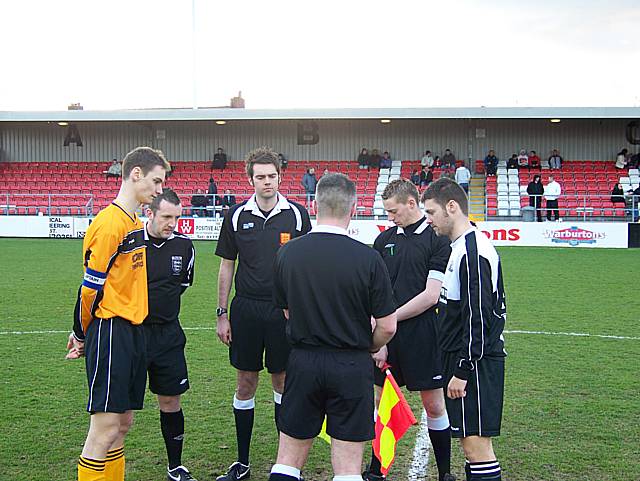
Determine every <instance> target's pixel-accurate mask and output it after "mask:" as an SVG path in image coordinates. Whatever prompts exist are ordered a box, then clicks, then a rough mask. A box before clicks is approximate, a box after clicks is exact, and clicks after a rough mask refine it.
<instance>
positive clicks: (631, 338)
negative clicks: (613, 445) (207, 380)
mask: <svg viewBox="0 0 640 481" xmlns="http://www.w3.org/2000/svg"><path fill="white" fill-rule="evenodd" d="M24 322H28V321H24ZM182 329H184V330H185V331H215V329H216V328H215V327H206V326H194V327H183V328H182ZM70 332H71V330H66V331H60V330H42V331H0V335H5V336H6V335H24V334H69V333H70ZM504 333H505V334H530V335H542V336H571V337H596V338H599V339H616V340H623V341H640V336H616V335H613V334H589V333H588V332H553V331H524V330H519V329H518V330H505V331H504Z"/></svg>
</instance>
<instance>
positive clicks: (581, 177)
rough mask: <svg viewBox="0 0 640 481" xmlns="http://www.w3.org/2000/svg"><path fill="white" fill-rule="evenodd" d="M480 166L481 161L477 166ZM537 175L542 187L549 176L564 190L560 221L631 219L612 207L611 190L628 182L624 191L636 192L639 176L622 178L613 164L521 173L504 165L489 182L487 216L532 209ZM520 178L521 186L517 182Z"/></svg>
mask: <svg viewBox="0 0 640 481" xmlns="http://www.w3.org/2000/svg"><path fill="white" fill-rule="evenodd" d="M480 162H481V161H477V163H480ZM476 165H477V164H476ZM625 173H626V172H625ZM535 174H540V175H541V176H542V183H543V184H545V185H546V184H547V183H548V181H549V176H550V175H553V177H554V179H555V180H556V181H557V182H558V183H559V184H560V185H561V186H562V196H561V200H560V217H562V218H569V219H570V218H576V219H577V218H585V217H607V218H611V220H614V219H613V218H621V219H622V218H624V217H625V216H626V215H627V213H626V212H625V209H624V208H621V207H617V208H616V207H613V206H612V205H611V202H610V194H611V186H612V185H613V184H615V183H616V182H621V183H622V182H624V183H625V184H623V188H624V190H625V191H627V190H630V189H632V188H635V187H633V186H634V185H635V186H637V185H638V183H639V182H640V176H639V175H638V174H637V172H634V173H632V172H631V171H629V175H628V176H623V177H621V176H620V171H619V170H616V168H615V167H614V163H613V162H611V161H608V162H603V161H566V162H564V163H563V166H562V169H561V170H542V171H540V170H535V169H532V170H528V169H521V170H519V171H518V170H515V171H513V172H512V171H506V168H505V167H504V166H503V165H502V163H501V164H500V165H499V166H498V175H497V176H496V177H487V179H486V185H487V215H488V216H489V217H496V216H497V217H505V216H511V217H513V216H519V215H520V208H521V207H524V206H527V205H529V197H528V195H527V184H528V183H529V182H530V181H531V180H533V176H534V175H535ZM516 178H517V179H518V180H517V182H518V183H517V184H515V180H514V179H516ZM632 179H633V180H634V181H635V182H633V181H632ZM543 207H544V206H543ZM615 220H617V219H615Z"/></svg>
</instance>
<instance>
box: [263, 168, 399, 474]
mask: <svg viewBox="0 0 640 481" xmlns="http://www.w3.org/2000/svg"><path fill="white" fill-rule="evenodd" d="M314 202H315V203H316V206H317V212H318V225H317V226H316V227H315V228H314V229H313V230H312V231H311V234H309V235H307V236H304V237H302V238H300V239H296V240H294V241H292V242H290V243H288V244H287V245H285V246H283V247H282V248H281V249H280V251H279V252H278V255H277V257H276V262H275V279H274V294H273V296H274V301H275V303H276V305H277V306H278V307H280V308H282V309H283V310H284V314H285V316H286V317H287V318H288V319H289V322H288V324H287V336H288V338H289V341H290V342H291V344H292V346H293V349H292V351H291V355H290V356H289V364H288V366H287V378H286V382H285V389H284V395H283V398H282V402H283V409H282V412H281V413H280V418H279V422H278V426H279V427H280V446H279V448H278V458H277V461H276V464H275V465H274V466H273V468H272V470H271V476H270V477H269V480H270V481H292V480H298V479H300V470H301V469H302V467H303V465H304V463H305V461H306V459H307V455H308V453H309V449H310V448H311V444H312V443H313V439H314V438H315V437H316V436H317V435H318V433H319V432H320V429H321V427H322V423H323V420H324V418H325V415H326V417H327V434H328V435H329V436H331V438H332V443H331V461H332V464H333V471H334V475H335V477H334V478H333V479H334V481H355V480H360V481H361V480H362V477H361V476H360V469H361V466H362V454H363V450H364V443H365V441H368V440H370V439H373V437H374V425H373V390H372V389H371V385H372V383H373V364H372V363H371V358H370V354H369V353H370V351H376V350H378V349H380V347H382V346H383V345H385V344H386V343H387V342H388V341H389V339H391V337H392V336H393V334H394V333H395V330H396V315H395V303H394V301H393V296H392V289H391V284H390V281H389V274H388V273H387V269H386V267H385V265H384V262H383V261H382V259H381V258H380V256H378V255H377V254H376V253H375V252H374V251H373V250H371V249H370V248H368V247H367V246H366V245H364V244H361V243H360V242H358V241H356V240H354V239H351V238H350V237H349V236H348V235H347V231H346V229H347V227H348V226H349V221H350V219H351V216H352V215H353V214H354V213H355V204H356V188H355V184H354V183H353V182H352V181H350V180H349V179H348V178H347V177H346V176H344V175H342V174H328V175H325V176H323V177H322V179H321V180H320V182H319V183H318V186H317V191H316V198H315V200H314ZM310 254H311V255H310ZM371 317H373V318H375V320H376V327H375V329H374V330H373V333H372V332H371V331H372V329H371Z"/></svg>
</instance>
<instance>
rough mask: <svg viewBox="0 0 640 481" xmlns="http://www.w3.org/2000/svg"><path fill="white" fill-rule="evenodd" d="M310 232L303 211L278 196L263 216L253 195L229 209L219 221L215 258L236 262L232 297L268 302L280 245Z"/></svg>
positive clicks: (309, 224)
mask: <svg viewBox="0 0 640 481" xmlns="http://www.w3.org/2000/svg"><path fill="white" fill-rule="evenodd" d="M310 230H311V221H310V220H309V214H308V213H307V211H306V209H305V208H304V207H302V206H301V205H300V204H298V203H296V202H291V201H289V200H287V199H286V198H285V197H284V196H282V195H280V194H278V203H277V204H276V206H275V207H274V208H273V210H272V211H271V212H270V213H269V214H268V215H267V216H265V214H264V213H263V212H262V211H261V210H260V208H259V207H258V204H257V203H256V200H255V195H253V196H252V197H251V198H250V199H249V200H247V201H245V202H242V203H241V204H237V205H234V206H233V207H231V208H230V209H229V212H228V213H227V216H226V217H225V218H224V221H223V222H222V229H221V231H220V239H219V240H218V246H217V247H216V255H217V256H219V257H223V258H224V259H229V260H236V258H237V259H238V269H237V271H236V295H239V296H242V297H248V298H251V299H259V300H267V301H269V300H271V298H272V290H273V259H274V257H275V255H276V252H277V251H278V249H279V248H280V246H282V245H284V244H286V243H287V242H289V241H290V240H291V239H294V238H296V237H300V236H302V235H304V234H306V233H307V232H309V231H310Z"/></svg>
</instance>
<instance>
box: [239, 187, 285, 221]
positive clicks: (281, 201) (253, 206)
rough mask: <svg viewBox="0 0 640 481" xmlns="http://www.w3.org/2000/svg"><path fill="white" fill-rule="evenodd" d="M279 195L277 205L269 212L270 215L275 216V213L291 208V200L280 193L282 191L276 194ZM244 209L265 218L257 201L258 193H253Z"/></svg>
mask: <svg viewBox="0 0 640 481" xmlns="http://www.w3.org/2000/svg"><path fill="white" fill-rule="evenodd" d="M276 195H277V196H278V202H276V205H275V207H274V208H273V209H272V210H271V212H270V213H269V217H273V216H274V215H276V214H278V213H280V212H281V211H283V210H285V209H290V208H291V206H290V205H289V201H288V200H287V199H286V198H285V197H284V196H283V195H280V192H278V193H277V194H276ZM243 209H244V210H250V211H251V213H252V214H253V215H257V216H258V217H262V218H264V215H263V214H262V211H261V210H260V207H259V206H258V203H257V202H256V194H253V195H252V196H251V198H250V199H249V200H248V201H247V203H246V204H245V205H244V208H243Z"/></svg>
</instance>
